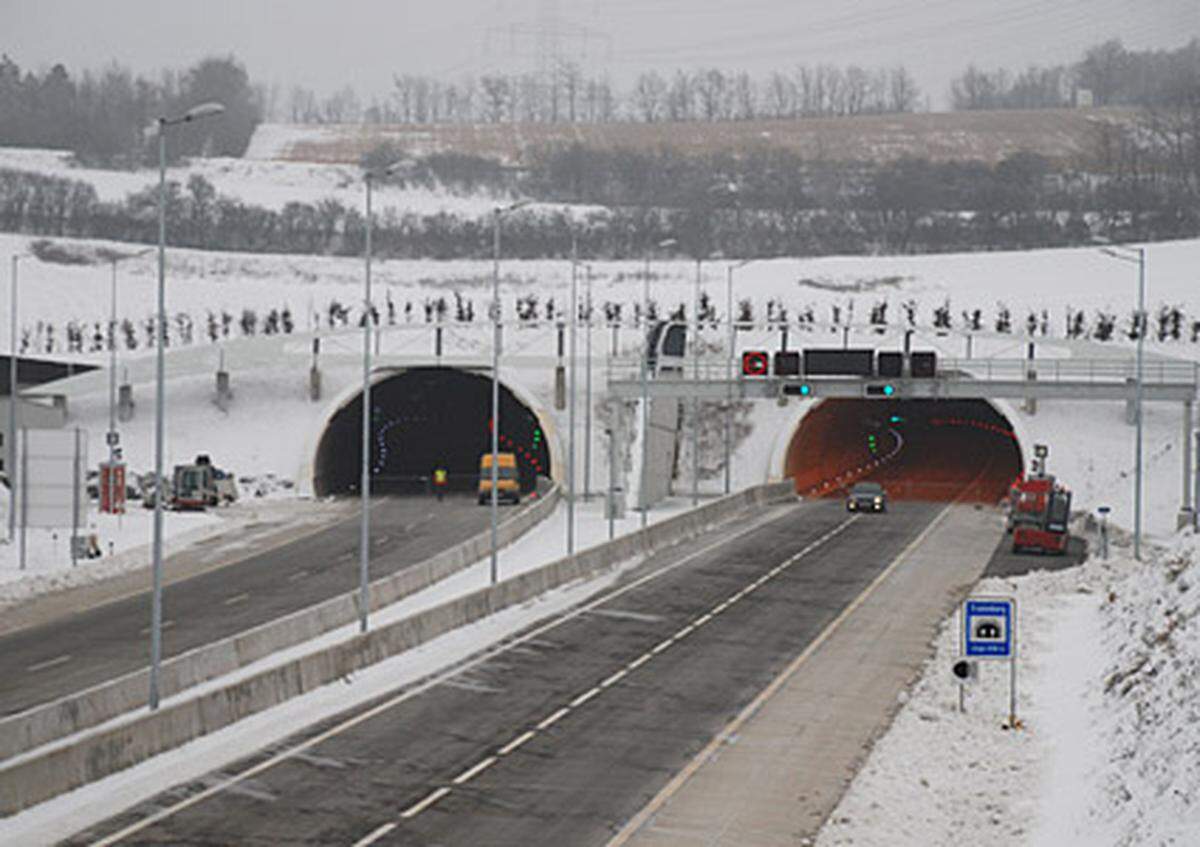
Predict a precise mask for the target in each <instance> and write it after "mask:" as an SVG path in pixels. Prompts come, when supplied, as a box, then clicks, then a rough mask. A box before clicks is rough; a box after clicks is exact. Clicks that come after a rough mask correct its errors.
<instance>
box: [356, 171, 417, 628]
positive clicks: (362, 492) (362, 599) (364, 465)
mask: <svg viewBox="0 0 1200 847" xmlns="http://www.w3.org/2000/svg"><path fill="white" fill-rule="evenodd" d="M411 166H412V161H411V160H408V159H404V160H401V161H399V162H393V163H392V164H391V165H388V166H387V167H386V168H383V169H382V170H381V171H378V172H376V171H371V170H368V171H366V172H365V173H364V174H363V183H364V185H365V186H366V194H367V198H366V204H367V220H366V239H365V242H364V244H363V253H364V265H365V268H364V271H365V273H364V284H363V365H362V450H361V451H360V452H361V455H360V456H359V463H360V468H359V511H360V512H361V513H362V514H361V515H360V527H359V537H358V629H359V632H366V631H367V626H368V623H369V621H368V616H369V614H370V610H371V368H372V365H371V334H372V331H373V330H374V324H375V307H374V304H373V303H372V301H371V254H372V238H373V233H374V227H375V214H374V212H373V211H372V208H371V197H372V189H373V188H374V183H375V180H376V179H378V178H379V177H381V176H385V177H386V176H391V175H392V174H394V173H396V172H398V171H399V170H400V169H401V168H406V167H411ZM376 343H378V338H376Z"/></svg>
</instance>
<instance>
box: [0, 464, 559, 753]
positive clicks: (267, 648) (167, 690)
mask: <svg viewBox="0 0 1200 847" xmlns="http://www.w3.org/2000/svg"><path fill="white" fill-rule="evenodd" d="M559 496H560V489H559V487H558V486H557V485H555V486H552V487H551V488H550V489H549V490H548V491H547V492H546V494H545V495H544V496H542V497H540V498H538V499H537V500H535V501H533V502H531V503H530V504H529V505H527V506H525V507H523V508H522V509H521V510H520V511H518V512H517V513H516V514H515V515H512V516H510V517H509V518H507V519H506V520H505V521H504V522H503V523H501V524H500V526H499V528H498V540H499V542H500V545H501V546H502V547H503V546H507V545H508V544H511V543H512V542H513V541H516V540H517V539H518V538H520V537H521V536H522V535H524V534H525V533H526V532H528V531H529V530H530V529H532V528H533V527H534V526H536V525H537V524H538V523H539V522H541V521H542V520H543V519H544V518H545V517H547V516H548V515H550V514H552V513H553V512H554V509H555V507H556V506H557V505H558V500H559ZM490 550H491V531H490V530H487V531H485V532H481V533H478V534H477V535H474V536H472V537H471V538H468V539H467V540H466V541H463V542H460V543H459V544H456V545H454V546H453V547H450V548H448V549H446V550H443V551H442V552H441V553H438V554H436V555H434V556H432V557H430V558H428V559H426V560H425V561H423V562H420V563H418V564H416V565H413V566H412V567H409V568H405V569H404V570H402V571H399V572H398V573H395V574H392V575H390V576H387V577H383V578H381V579H378V580H375V581H374V582H372V583H371V608H372V610H377V609H381V608H383V607H385V606H390V605H391V604H393V603H395V602H397V601H399V600H402V599H404V598H405V597H408V596H410V595H412V594H415V593H416V592H418V591H422V590H424V589H425V588H428V587H429V586H431V585H434V584H435V583H437V582H439V581H441V580H443V579H445V578H446V577H448V576H451V575H453V574H455V573H457V572H459V571H461V570H463V569H464V568H466V567H468V566H469V565H471V564H472V563H474V562H477V561H479V559H481V558H483V557H484V556H486V555H488V553H489V552H490ZM357 619H358V594H357V592H348V593H346V594H342V595H339V596H337V597H333V598H330V599H329V600H326V601H324V602H321V603H318V604H317V605H315V606H310V607H309V608H307V609H301V610H300V611H297V612H294V613H292V614H290V615H285V616H284V617H281V618H277V619H275V620H273V621H269V622H268V623H265V624H262V625H261V626H257V627H254V628H253V629H249V630H246V631H245V632H241V633H238V634H237V635H233V636H230V637H229V638H223V639H221V640H220V641H214V642H212V643H211V644H206V645H204V646H202V647H197V648H195V649H194V650H189V651H187V652H186V653H181V654H180V655H178V656H175V657H172V658H171V659H168V660H166V661H165V662H163V664H162V669H161V670H162V673H161V676H160V679H159V686H160V688H159V690H160V692H161V693H162V696H163V697H170V696H172V695H175V694H178V693H179V692H181V691H186V690H187V689H188V688H191V687H193V686H195V685H199V684H200V683H203V682H207V681H208V680H211V679H216V678H217V677H219V676H224V675H225V674H228V673H232V672H233V671H236V670H238V669H239V668H243V667H245V666H246V665H249V664H251V663H253V662H256V661H258V660H260V659H263V658H265V657H267V656H270V655H271V654H272V653H276V652H278V651H280V650H285V649H287V648H289V647H294V646H296V645H297V644H303V643H305V642H306V641H311V640H312V639H314V638H317V637H319V636H321V635H324V634H325V633H327V632H330V631H331V630H334V629H337V628H338V627H341V626H345V625H346V624H348V623H352V622H354V621H355V620H357ZM149 675H150V672H149V669H146V670H142V671H137V672H134V673H131V674H126V675H125V676H121V677H118V678H117V679H114V680H110V681H108V682H105V683H102V684H100V685H97V686H94V687H92V688H89V689H86V690H84V691H80V692H77V693H75V694H72V695H70V696H68V697H63V698H61V699H59V700H55V701H53V702H50V703H45V704H42V705H39V706H35V707H34V708H32V709H28V710H26V711H24V712H20V713H18V714H15V715H9V716H7V717H5V718H4V719H2V720H0V762H3V761H4V760H6V759H9V758H12V757H13V756H17V755H20V754H21V753H24V752H27V751H29V750H33V749H36V748H37V747H40V746H42V745H44V744H49V743H51V742H53V741H55V740H57V739H59V738H65V737H67V736H70V735H73V734H75V733H77V732H81V731H83V730H85V729H88V728H90V727H94V726H98V725H100V724H102V723H104V722H105V721H108V720H111V719H113V718H115V717H117V716H119V715H123V714H126V713H127V712H131V711H134V710H136V709H139V708H141V707H143V706H144V705H145V704H146V692H147V691H148V690H149V687H150V681H149Z"/></svg>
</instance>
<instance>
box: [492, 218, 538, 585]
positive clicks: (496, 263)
mask: <svg viewBox="0 0 1200 847" xmlns="http://www.w3.org/2000/svg"><path fill="white" fill-rule="evenodd" d="M528 205H529V201H528V200H519V201H517V202H516V203H510V204H509V205H507V206H496V207H495V208H494V209H492V555H491V584H492V585H495V584H496V582H497V580H498V579H499V578H500V567H499V564H500V563H499V553H500V544H499V529H498V527H499V524H500V511H499V510H500V496H499V492H498V491H497V488H498V485H499V478H500V474H499V470H498V467H497V466H498V465H499V462H500V313H501V311H502V310H501V306H500V218H501V217H503V216H504V215H506V214H508V213H509V212H514V211H516V210H517V209H520V208H521V207H523V206H528Z"/></svg>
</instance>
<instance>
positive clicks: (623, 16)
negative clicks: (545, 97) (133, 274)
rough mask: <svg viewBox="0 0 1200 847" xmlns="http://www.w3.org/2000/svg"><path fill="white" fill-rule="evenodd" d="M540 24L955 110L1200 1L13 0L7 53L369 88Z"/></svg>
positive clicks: (670, 58) (568, 48)
mask: <svg viewBox="0 0 1200 847" xmlns="http://www.w3.org/2000/svg"><path fill="white" fill-rule="evenodd" d="M555 22H557V23H555ZM547 24H549V25H547ZM539 31H540V32H542V33H544V34H545V33H551V35H544V36H543V37H542V38H541V44H542V45H543V47H545V48H552V46H553V44H554V43H555V39H554V37H553V35H552V33H554V32H555V31H557V33H558V38H557V44H558V52H559V53H561V54H563V55H567V56H579V57H582V58H584V59H585V60H586V64H588V65H590V66H591V67H594V68H597V69H600V70H605V71H607V72H608V73H609V75H610V77H611V78H612V79H613V80H614V82H616V83H617V84H618V85H619V86H621V87H624V86H626V85H627V84H628V82H629V81H630V80H631V79H632V78H633V77H634V76H635V75H636V74H637V73H638V72H639V71H642V70H645V69H648V68H657V69H659V70H671V69H674V68H677V67H689V68H690V67H697V66H707V65H716V66H720V67H725V68H737V69H744V70H748V71H750V72H752V73H754V74H756V75H757V74H763V73H766V72H768V71H770V70H775V69H790V68H792V67H794V66H795V65H797V64H815V63H817V62H832V63H834V64H839V65H844V64H849V63H852V62H853V63H858V64H862V65H865V66H879V65H892V64H896V63H903V64H904V65H906V66H907V67H908V68H909V70H910V71H911V72H912V73H913V74H914V75H915V76H916V78H917V81H918V83H919V84H920V86H921V89H922V91H923V92H924V93H926V94H928V95H930V96H931V98H932V103H933V106H934V107H935V108H938V107H940V106H942V105H944V102H945V93H946V90H947V88H948V85H949V82H950V79H951V78H952V77H953V76H956V75H957V74H959V73H961V71H962V70H963V69H964V68H965V67H966V65H967V64H968V63H969V62H975V63H976V64H978V65H982V66H984V67H989V68H990V67H997V66H1005V67H1009V68H1019V67H1023V66H1025V65H1027V64H1031V63H1034V64H1054V63H1059V62H1065V61H1073V60H1075V59H1076V58H1078V57H1079V55H1080V54H1081V53H1082V51H1083V50H1084V49H1085V48H1086V47H1088V46H1090V45H1093V44H1096V43H1098V42H1100V41H1103V40H1106V39H1108V38H1111V37H1114V36H1115V37H1120V38H1121V39H1122V40H1123V41H1124V43H1125V44H1126V46H1127V47H1131V48H1138V49H1142V48H1148V47H1158V48H1174V47H1179V46H1181V45H1182V44H1184V43H1186V42H1187V41H1188V40H1189V39H1191V38H1193V37H1196V36H1200V0H842V2H831V0H422V2H414V0H332V2H325V0H322V2H312V0H303V2H298V0H295V1H294V2H284V0H193V2H187V3H184V2H179V0H0V51H3V52H5V53H7V54H8V55H10V56H11V57H12V58H13V59H15V60H16V61H17V62H18V63H19V64H20V65H22V67H33V68H39V69H40V68H45V67H48V66H49V65H51V64H53V63H54V62H59V61H61V62H63V63H65V64H66V65H67V66H68V68H70V69H71V70H72V71H73V72H78V70H80V69H82V68H97V67H99V66H101V65H103V64H105V63H107V62H109V61H111V60H114V59H115V60H117V61H118V62H120V63H121V64H123V65H127V66H130V67H132V68H133V69H134V70H135V71H137V72H139V73H146V74H153V73H156V72H157V71H158V70H160V69H162V68H168V67H171V68H181V67H184V66H186V65H188V64H190V63H192V62H194V61H195V60H197V59H199V58H201V57H203V56H207V55H212V54H219V55H225V54H229V53H232V54H234V55H236V56H237V57H238V58H240V59H241V60H242V61H243V62H244V63H245V64H246V66H247V68H248V70H249V72H250V74H251V76H252V77H253V78H254V80H255V81H259V82H264V83H267V84H271V83H278V84H279V85H280V86H282V88H283V89H284V90H285V91H286V89H287V87H288V86H290V85H292V84H295V83H299V84H301V85H304V86H307V87H310V88H314V89H317V90H318V91H320V92H322V93H324V92H329V91H332V90H334V89H337V88H341V87H342V86H344V85H347V84H349V85H351V86H353V87H354V88H355V89H356V90H357V91H358V92H359V94H360V95H362V96H363V97H364V99H369V98H370V97H371V96H381V95H386V93H387V92H388V90H389V88H390V86H391V78H392V74H393V73H428V74H434V75H439V76H443V77H446V78H448V79H449V78H453V79H457V78H460V77H462V76H464V75H468V74H470V75H478V74H480V73H485V72H487V71H489V70H494V69H504V70H522V69H531V68H532V67H534V65H535V63H536V61H537V56H538V43H539V41H538V38H539V37H538V33H539Z"/></svg>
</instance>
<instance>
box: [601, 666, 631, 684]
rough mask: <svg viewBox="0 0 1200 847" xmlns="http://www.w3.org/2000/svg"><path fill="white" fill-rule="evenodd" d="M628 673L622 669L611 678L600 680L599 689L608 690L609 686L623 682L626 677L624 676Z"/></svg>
mask: <svg viewBox="0 0 1200 847" xmlns="http://www.w3.org/2000/svg"><path fill="white" fill-rule="evenodd" d="M628 673H629V671H627V670H625V669H624V668H622V669H621V670H619V671H617V672H616V673H614V674H613V675H612V676H610V677H608V678H607V679H605V680H602V681H601V682H600V687H601V688H608V687H609V686H610V685H616V684H617V683H618V682H620V681H621V680H623V679H624V678H625V677H626V675H628Z"/></svg>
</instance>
